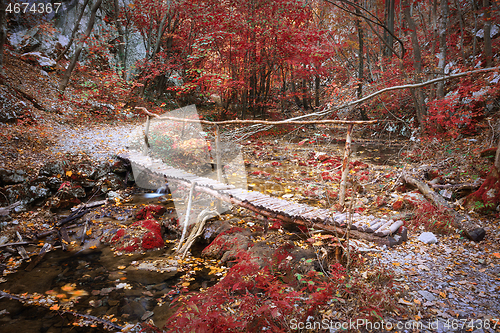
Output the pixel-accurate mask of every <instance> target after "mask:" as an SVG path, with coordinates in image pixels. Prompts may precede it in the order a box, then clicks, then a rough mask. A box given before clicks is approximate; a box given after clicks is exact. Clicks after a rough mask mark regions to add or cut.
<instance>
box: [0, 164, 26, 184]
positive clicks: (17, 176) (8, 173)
mask: <svg viewBox="0 0 500 333" xmlns="http://www.w3.org/2000/svg"><path fill="white" fill-rule="evenodd" d="M27 180H28V175H27V174H26V172H25V171H24V170H8V169H4V168H0V186H5V185H13V184H19V183H24V182H25V181H27Z"/></svg>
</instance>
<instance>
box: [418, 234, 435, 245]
mask: <svg viewBox="0 0 500 333" xmlns="http://www.w3.org/2000/svg"><path fill="white" fill-rule="evenodd" d="M418 240H419V241H421V242H424V243H425V244H436V243H437V241H438V240H437V238H436V236H435V235H434V234H433V233H432V232H423V233H422V234H421V235H420V236H418Z"/></svg>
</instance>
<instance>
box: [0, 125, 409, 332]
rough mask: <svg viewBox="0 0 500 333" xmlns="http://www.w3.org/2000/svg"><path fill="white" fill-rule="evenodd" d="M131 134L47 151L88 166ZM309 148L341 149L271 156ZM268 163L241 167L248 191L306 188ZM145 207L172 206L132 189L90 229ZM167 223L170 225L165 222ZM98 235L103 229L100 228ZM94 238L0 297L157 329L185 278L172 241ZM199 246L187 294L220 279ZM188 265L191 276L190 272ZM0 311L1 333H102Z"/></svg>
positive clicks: (65, 320) (52, 317) (294, 171)
mask: <svg viewBox="0 0 500 333" xmlns="http://www.w3.org/2000/svg"><path fill="white" fill-rule="evenodd" d="M130 131H131V128H130V127H127V128H123V129H120V130H119V131H118V132H119V134H116V135H115V134H112V133H108V132H106V131H105V129H104V128H103V129H101V130H99V131H98V132H99V135H97V136H92V135H91V134H90V133H86V132H85V134H84V135H76V134H75V135H69V136H67V140H66V141H61V142H60V143H59V144H58V145H56V146H55V147H53V149H55V150H56V151H69V152H72V153H79V152H81V151H82V150H88V151H91V152H92V154H91V155H92V156H93V157H94V158H103V156H105V155H106V154H109V153H110V152H117V151H120V146H119V145H116V144H110V142H114V143H116V142H122V141H121V140H123V139H124V138H125V137H127V136H128V135H129V133H130ZM75 133H76V132H75ZM91 138H93V139H91ZM91 141H92V142H91ZM82 142H83V144H82ZM312 148H314V150H319V151H322V150H324V151H327V152H328V154H331V155H332V156H338V157H341V156H343V149H344V147H343V144H328V145H326V144H325V145H315V146H314V147H310V148H307V147H301V148H297V146H296V145H294V144H284V145H283V146H280V147H276V149H275V151H277V152H284V151H287V152H292V151H293V152H294V153H298V154H299V155H302V156H306V155H307V154H308V153H310V152H312ZM399 149H400V147H398V146H384V145H378V146H372V145H365V146H363V145H359V144H353V146H352V150H353V157H354V158H356V159H359V160H362V161H364V162H367V163H371V164H378V165H384V164H394V163H396V161H394V160H393V158H394V156H397V153H398V151H399ZM297 159H301V157H297ZM267 160H269V161H274V160H277V161H280V168H279V169H277V168H276V166H273V165H272V164H271V165H268V164H266V163H264V164H261V165H250V166H248V167H247V170H246V171H247V174H248V187H249V189H252V190H257V191H260V192H262V193H265V194H271V195H277V196H280V197H281V196H282V197H284V198H292V197H293V196H291V195H290V194H291V193H290V192H292V191H293V189H294V188H297V187H298V186H300V187H304V186H305V185H304V181H303V179H302V178H304V177H303V175H304V174H306V173H308V172H309V169H310V166H306V165H304V166H297V164H296V163H294V162H293V161H291V159H290V158H289V157H288V155H283V156H279V155H278V156H268V157H267ZM252 162H253V161H252ZM255 175H258V176H255ZM262 175H264V176H265V177H262ZM266 175H267V176H266ZM301 175H302V176H301ZM297 176H298V177H297ZM306 183H307V182H306ZM312 183H314V181H312ZM335 186H338V184H335ZM306 187H307V184H306ZM295 199H299V200H301V201H303V202H306V203H308V204H311V205H318V200H317V199H314V198H313V199H311V198H306V197H301V196H296V197H295ZM147 204H160V205H164V206H166V207H170V208H172V207H173V204H172V201H171V200H170V199H168V198H167V197H165V196H164V195H161V194H156V193H145V192H144V191H141V190H138V189H136V190H134V193H133V194H132V196H131V198H130V199H129V200H127V202H126V203H124V204H123V205H122V206H121V207H120V208H121V209H120V210H119V211H117V212H116V213H115V214H108V215H107V216H106V215H104V216H102V217H99V218H96V219H95V220H93V221H92V222H93V223H94V224H102V225H107V224H109V225H110V228H112V226H113V225H115V224H123V225H127V224H130V223H132V219H131V218H130V215H131V213H130V211H132V210H134V209H135V208H137V207H139V206H143V205H147ZM322 204H324V203H322ZM169 211H171V210H169ZM174 211H175V210H174ZM234 217H237V216H235V215H232V214H231V213H228V214H225V216H224V218H225V219H226V220H227V219H231V218H234ZM169 218H172V214H170V216H169ZM80 224H82V223H80ZM105 229H106V227H104V228H103V230H105ZM83 232H84V231H83V230H82V227H81V226H77V227H76V228H74V229H73V230H71V232H70V238H71V239H72V240H74V241H75V242H77V243H78V242H79V240H80V239H82V233H83ZM96 236H99V235H93V237H90V239H87V240H86V241H85V242H86V243H85V244H83V245H82V246H76V247H75V248H73V249H72V250H71V251H62V250H61V249H60V248H56V249H55V250H54V251H50V252H49V253H48V254H47V255H46V256H45V257H44V258H43V259H42V261H41V262H40V263H39V264H38V265H37V266H36V267H35V268H34V269H33V270H32V271H26V270H25V268H26V267H27V265H28V263H26V262H23V263H21V264H20V266H19V267H18V268H17V270H16V271H15V272H14V273H12V274H9V275H7V279H6V281H5V282H3V283H2V289H3V290H6V291H9V292H10V293H14V294H23V293H28V294H35V293H36V294H37V295H39V299H40V302H41V303H42V301H43V300H45V301H46V302H50V299H56V300H57V301H58V302H57V304H58V305H59V306H61V308H62V309H64V306H65V305H68V307H67V308H68V309H69V310H71V311H74V312H77V313H80V314H86V315H91V316H95V317H100V318H106V319H107V320H110V321H112V322H115V321H116V322H117V323H118V324H119V325H125V324H126V323H132V324H133V323H136V322H141V321H148V320H150V321H152V323H154V325H156V326H157V327H162V326H163V323H164V322H165V321H166V320H167V318H168V317H169V316H170V315H172V314H173V312H174V311H175V309H173V308H171V307H170V306H169V303H170V302H171V301H172V299H173V298H174V296H176V295H177V293H178V291H177V290H178V289H176V288H175V285H176V284H179V283H180V281H181V280H180V277H181V275H182V274H185V273H186V272H185V269H184V268H183V264H184V263H180V262H177V261H176V260H175V259H174V257H173V250H172V249H173V247H174V245H175V239H173V240H172V241H171V242H169V243H168V245H167V246H165V248H164V249H162V250H157V251H151V252H146V253H142V254H128V255H123V254H122V255H117V253H116V252H114V251H113V250H111V249H110V247H109V246H106V245H104V244H102V243H99V242H98V241H96V238H97V237H96ZM206 245H207V244H198V246H195V247H193V248H192V251H191V252H192V257H188V258H187V259H186V263H187V264H189V267H190V269H191V271H190V272H189V274H190V279H191V283H190V284H189V290H190V291H196V290H199V289H200V288H207V287H210V286H212V285H213V284H215V283H216V282H217V281H218V280H219V278H220V277H219V276H217V275H214V274H213V272H211V268H210V267H213V266H214V265H217V262H215V261H210V260H204V259H201V258H199V257H200V254H201V250H202V249H203V247H204V246H206ZM189 261H191V262H189ZM195 261H196V263H195ZM193 265H194V266H196V267H198V269H196V270H192V267H193ZM186 267H187V266H186ZM37 297H38V296H37ZM47 300H49V301H47ZM48 305H50V304H48ZM0 309H4V310H3V311H5V312H6V313H8V315H4V316H2V317H0V326H1V327H2V332H56V331H57V332H70V331H71V332H100V331H102V328H101V327H99V326H97V327H92V326H95V325H92V324H91V322H90V321H87V322H86V321H85V320H83V319H80V321H79V323H80V325H81V326H82V327H79V326H71V322H74V321H75V318H72V317H71V316H70V317H68V316H62V315H58V314H57V312H55V311H51V310H48V309H47V308H44V307H40V306H23V305H21V303H19V302H17V301H14V300H6V299H1V300H0ZM88 325H90V327H89V326H88ZM104 331H107V330H104Z"/></svg>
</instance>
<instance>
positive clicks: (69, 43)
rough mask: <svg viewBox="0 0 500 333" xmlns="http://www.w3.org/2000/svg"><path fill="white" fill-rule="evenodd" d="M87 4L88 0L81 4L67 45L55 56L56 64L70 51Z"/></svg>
mask: <svg viewBox="0 0 500 333" xmlns="http://www.w3.org/2000/svg"><path fill="white" fill-rule="evenodd" d="M88 3H89V0H85V2H84V3H83V7H82V10H81V11H80V14H79V15H78V18H77V19H76V22H75V27H74V28H73V31H72V32H71V37H70V38H69V42H68V45H66V47H65V48H64V50H63V51H62V52H61V54H59V55H58V56H57V59H56V62H58V61H59V60H61V59H62V57H64V55H65V54H66V53H67V52H68V50H69V49H70V47H71V45H73V40H74V39H75V35H76V33H77V32H78V28H79V27H80V21H81V20H82V17H83V14H84V13H85V8H87V4H88Z"/></svg>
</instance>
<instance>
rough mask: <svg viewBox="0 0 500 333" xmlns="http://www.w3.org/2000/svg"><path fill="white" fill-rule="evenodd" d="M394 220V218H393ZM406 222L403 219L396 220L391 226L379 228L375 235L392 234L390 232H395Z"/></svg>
mask: <svg viewBox="0 0 500 333" xmlns="http://www.w3.org/2000/svg"><path fill="white" fill-rule="evenodd" d="M391 221H392V220H391ZM403 224H404V222H403V221H401V220H398V221H396V222H393V223H392V224H390V225H389V226H387V227H386V226H384V227H382V228H380V229H379V230H377V231H376V232H375V236H379V237H384V236H387V235H390V234H393V233H395V232H396V231H397V230H398V229H399V227H401V226H402V225H403Z"/></svg>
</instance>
